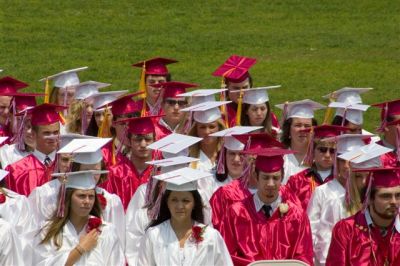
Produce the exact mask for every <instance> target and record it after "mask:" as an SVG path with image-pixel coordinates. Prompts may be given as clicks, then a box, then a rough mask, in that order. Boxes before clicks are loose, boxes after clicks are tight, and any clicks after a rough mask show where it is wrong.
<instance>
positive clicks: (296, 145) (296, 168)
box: [275, 99, 324, 185]
mask: <svg viewBox="0 0 400 266" xmlns="http://www.w3.org/2000/svg"><path fill="white" fill-rule="evenodd" d="M275 106H276V107H278V108H279V109H282V110H283V114H282V121H283V125H282V135H281V142H282V143H283V144H285V145H286V147H287V148H288V149H291V150H293V151H296V153H295V154H288V155H286V156H285V167H284V168H285V176H284V178H283V181H282V184H284V185H285V184H286V183H287V182H288V181H289V177H290V176H292V175H294V174H297V173H298V172H301V171H303V170H305V169H306V168H307V166H305V165H303V161H304V158H305V156H306V154H307V148H308V143H309V141H310V134H309V133H307V132H305V131H304V129H306V128H310V127H312V126H316V125H317V120H316V119H315V118H314V110H319V109H322V108H324V106H323V105H321V104H319V103H317V102H314V101H311V100H309V99H306V100H301V101H295V102H288V103H284V104H278V105H275Z"/></svg>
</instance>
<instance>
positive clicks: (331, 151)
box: [317, 147, 335, 154]
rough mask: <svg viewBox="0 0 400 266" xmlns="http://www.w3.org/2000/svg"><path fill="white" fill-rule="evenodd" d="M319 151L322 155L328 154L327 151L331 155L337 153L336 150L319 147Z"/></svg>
mask: <svg viewBox="0 0 400 266" xmlns="http://www.w3.org/2000/svg"><path fill="white" fill-rule="evenodd" d="M317 149H318V151H319V152H320V153H326V152H327V151H329V153H330V154H334V153H335V148H328V147H318V148H317Z"/></svg>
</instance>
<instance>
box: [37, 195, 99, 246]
mask: <svg viewBox="0 0 400 266" xmlns="http://www.w3.org/2000/svg"><path fill="white" fill-rule="evenodd" d="M76 190H77V189H74V188H67V189H66V192H65V203H64V204H65V208H64V217H57V213H56V212H55V213H54V214H53V217H52V218H51V219H50V221H49V222H48V223H47V224H46V225H45V226H44V227H43V228H42V229H41V231H43V230H45V231H46V234H45V236H44V238H43V240H42V241H41V242H40V244H46V243H48V242H50V241H52V240H53V243H54V245H55V246H56V247H57V250H58V249H60V248H61V246H62V234H60V233H61V232H62V231H63V227H64V225H65V224H66V223H67V221H68V220H69V217H70V210H71V197H72V194H73V193H74V192H75V191H76ZM59 201H60V198H59V199H58V203H59ZM57 206H58V204H57ZM90 215H93V216H96V217H99V218H100V217H101V207H100V203H99V200H98V199H97V197H95V200H94V205H93V208H92V210H91V211H90Z"/></svg>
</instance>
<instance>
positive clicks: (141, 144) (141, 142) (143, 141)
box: [140, 138, 147, 147]
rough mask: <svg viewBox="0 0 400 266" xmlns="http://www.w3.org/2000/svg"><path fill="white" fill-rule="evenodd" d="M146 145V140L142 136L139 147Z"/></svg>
mask: <svg viewBox="0 0 400 266" xmlns="http://www.w3.org/2000/svg"><path fill="white" fill-rule="evenodd" d="M146 146H147V142H146V140H145V139H144V138H143V139H142V140H141V141H140V147H146Z"/></svg>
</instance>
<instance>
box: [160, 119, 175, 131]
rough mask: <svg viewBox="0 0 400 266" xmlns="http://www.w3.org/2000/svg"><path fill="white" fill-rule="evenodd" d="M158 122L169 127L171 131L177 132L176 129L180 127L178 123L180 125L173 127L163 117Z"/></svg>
mask: <svg viewBox="0 0 400 266" xmlns="http://www.w3.org/2000/svg"><path fill="white" fill-rule="evenodd" d="M158 123H159V124H160V125H162V126H163V127H165V128H166V129H168V130H169V131H171V132H175V131H176V130H177V129H178V127H179V124H178V125H176V127H175V128H174V129H172V128H171V127H170V126H169V125H168V124H167V122H165V120H164V119H163V118H161V119H160V120H158Z"/></svg>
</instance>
